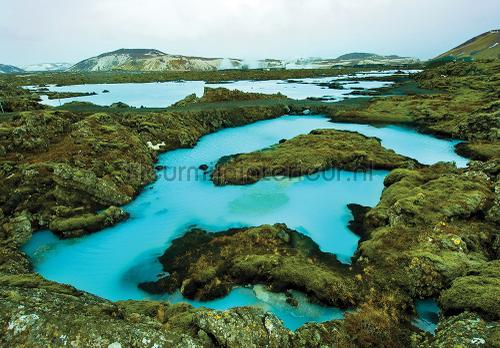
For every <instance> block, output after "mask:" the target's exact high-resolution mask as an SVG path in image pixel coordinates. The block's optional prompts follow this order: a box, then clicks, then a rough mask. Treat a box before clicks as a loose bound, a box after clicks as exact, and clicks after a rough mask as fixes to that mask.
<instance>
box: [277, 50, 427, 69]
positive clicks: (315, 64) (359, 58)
mask: <svg viewBox="0 0 500 348" xmlns="http://www.w3.org/2000/svg"><path fill="white" fill-rule="evenodd" d="M418 62H419V60H418V59H416V58H410V57H399V56H396V55H390V56H381V55H378V54H374V53H361V52H354V53H348V54H344V55H341V56H339V57H337V58H333V59H332V58H330V59H328V58H308V59H298V60H296V61H294V62H287V63H286V68H287V69H322V68H331V67H334V66H348V67H350V66H359V65H386V66H391V65H394V66H401V65H409V64H415V63H418Z"/></svg>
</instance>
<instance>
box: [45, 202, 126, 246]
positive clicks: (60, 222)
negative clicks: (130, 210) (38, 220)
mask: <svg viewBox="0 0 500 348" xmlns="http://www.w3.org/2000/svg"><path fill="white" fill-rule="evenodd" d="M127 218H128V214H127V213H126V212H125V211H124V210H123V209H121V208H118V207H114V206H111V207H109V208H108V209H105V210H103V211H101V212H99V213H97V214H84V215H79V216H75V217H70V218H67V219H57V220H54V221H52V222H51V223H50V225H49V228H50V229H51V230H52V231H53V232H55V233H57V234H58V235H60V236H62V237H63V238H68V237H70V238H72V237H79V236H82V235H85V234H88V233H89V232H95V231H99V230H102V229H103V228H105V227H109V226H113V225H114V224H116V223H118V222H121V221H123V220H125V219H127Z"/></svg>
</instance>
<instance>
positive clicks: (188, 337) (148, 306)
mask: <svg viewBox="0 0 500 348" xmlns="http://www.w3.org/2000/svg"><path fill="white" fill-rule="evenodd" d="M336 342H339V343H341V342H345V343H347V342H348V338H347V334H346V332H345V330H344V329H343V327H342V324H341V322H329V323H323V324H308V325H306V326H304V327H302V328H301V329H299V330H297V332H295V333H294V332H292V331H289V330H288V329H286V328H285V327H284V326H283V324H282V322H281V321H280V320H279V319H277V318H276V317H275V316H274V315H272V314H269V313H265V312H264V311H263V310H262V309H259V308H251V307H243V308H235V309H232V310H227V311H214V310H210V309H206V308H194V307H192V306H190V305H187V304H175V305H172V304H169V303H165V302H155V301H122V302H116V303H115V302H110V301H106V300H103V299H101V298H99V297H97V296H93V295H90V294H87V293H84V292H80V291H77V290H75V289H74V288H72V287H69V286H66V285H61V284H57V283H53V282H50V281H47V280H44V279H42V278H41V277H39V276H37V275H34V274H23V275H3V274H0V345H1V346H2V347H18V346H23V347H39V346H57V347H63V346H69V347H108V346H109V347H149V348H150V347H235V348H236V347H242V346H245V347H275V348H279V347H320V346H323V345H324V344H325V343H332V344H333V343H336Z"/></svg>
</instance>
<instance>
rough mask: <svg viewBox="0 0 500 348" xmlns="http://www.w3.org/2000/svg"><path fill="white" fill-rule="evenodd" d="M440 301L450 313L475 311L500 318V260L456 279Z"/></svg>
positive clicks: (491, 317)
mask: <svg viewBox="0 0 500 348" xmlns="http://www.w3.org/2000/svg"><path fill="white" fill-rule="evenodd" d="M439 302H440V305H441V307H442V308H443V310H444V311H445V312H446V313H449V314H455V313H459V312H463V311H474V312H476V313H480V314H481V315H483V316H484V317H485V318H488V319H489V320H500V260H495V261H491V262H488V263H487V264H485V265H484V266H483V267H480V268H477V270H474V271H470V272H469V273H468V274H467V275H465V276H463V277H459V278H457V279H455V280H454V281H453V282H452V283H451V287H450V288H449V289H446V290H445V291H443V292H442V293H441V296H440V298H439Z"/></svg>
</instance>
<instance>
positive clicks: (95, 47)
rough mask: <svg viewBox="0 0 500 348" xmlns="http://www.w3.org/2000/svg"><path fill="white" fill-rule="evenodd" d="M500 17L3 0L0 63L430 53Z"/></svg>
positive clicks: (291, 4)
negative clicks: (135, 51)
mask: <svg viewBox="0 0 500 348" xmlns="http://www.w3.org/2000/svg"><path fill="white" fill-rule="evenodd" d="M499 24H500V0H85V1H81V0H44V1H41V0H0V63H3V64H12V65H17V66H23V65H26V64H32V63H42V62H69V63H76V62H78V61H80V60H82V59H85V58H89V57H92V56H96V55H98V54H100V53H103V52H108V51H113V50H116V49H119V48H156V49H159V50H161V51H163V52H165V53H173V54H183V55H198V56H206V57H235V58H247V59H256V58H285V59H288V58H298V57H337V56H339V55H341V54H344V53H349V52H373V53H379V54H398V55H401V56H412V57H418V58H421V59H427V58H431V57H434V56H436V55H438V54H440V53H442V52H444V51H446V50H448V49H450V48H452V47H454V46H457V45H458V44H460V43H462V42H463V41H465V40H467V39H469V38H471V37H473V36H476V35H478V34H481V33H483V32H485V31H488V30H490V29H497V28H498V27H499Z"/></svg>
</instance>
